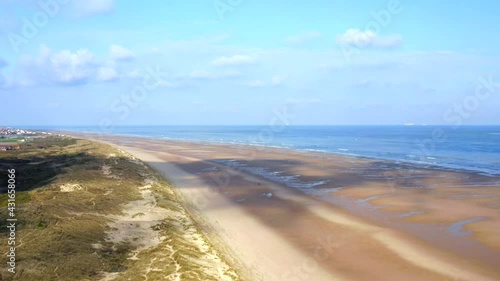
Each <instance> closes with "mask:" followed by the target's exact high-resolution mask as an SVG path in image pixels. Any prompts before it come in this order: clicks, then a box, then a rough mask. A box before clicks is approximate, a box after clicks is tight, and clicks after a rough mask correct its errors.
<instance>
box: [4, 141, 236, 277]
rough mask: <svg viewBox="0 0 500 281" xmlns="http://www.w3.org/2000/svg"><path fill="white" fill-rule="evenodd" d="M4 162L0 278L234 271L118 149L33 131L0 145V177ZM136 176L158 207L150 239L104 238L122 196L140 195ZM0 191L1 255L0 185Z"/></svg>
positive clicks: (163, 186) (165, 192)
mask: <svg viewBox="0 0 500 281" xmlns="http://www.w3.org/2000/svg"><path fill="white" fill-rule="evenodd" d="M8 169H16V179H17V181H18V182H17V187H16V217H17V219H18V221H17V232H16V237H17V244H16V262H17V265H16V271H17V272H16V274H12V273H10V272H7V269H6V267H5V266H2V267H1V269H0V280H37V281H38V280H101V279H103V278H108V279H107V280H146V279H147V280H165V279H167V280H221V279H224V280H238V277H237V275H236V273H235V272H234V271H233V270H232V269H231V267H229V266H228V265H227V263H226V262H225V261H224V260H223V258H222V257H220V255H219V254H218V253H217V252H216V251H215V250H214V249H213V248H212V247H211V246H210V244H208V243H207V242H206V238H205V237H204V235H202V233H201V232H200V231H199V229H198V228H197V227H196V225H195V224H194V223H193V221H192V219H191V217H190V216H189V215H188V214H187V213H186V211H185V210H184V208H183V207H182V205H181V202H180V201H179V199H178V198H177V196H176V194H175V192H174V191H173V190H172V188H171V187H170V186H169V184H168V183H167V182H166V181H165V180H163V179H162V178H161V176H159V175H158V174H157V173H156V172H155V171H154V170H152V169H151V168H150V167H148V166H147V165H145V164H143V163H142V162H139V161H137V160H135V159H133V157H131V156H130V155H128V154H126V153H124V152H123V151H120V150H117V149H115V148H113V147H111V146H108V145H104V144H100V143H96V142H91V141H88V140H75V139H72V138H62V137H49V138H44V139H35V140H34V141H32V142H29V143H26V144H22V147H21V149H19V150H13V151H5V152H2V153H1V154H0V183H2V184H0V186H5V184H4V183H6V182H7V179H8V175H7V170H8ZM144 186H146V187H147V192H149V193H150V194H152V198H153V199H152V200H153V201H152V203H153V204H154V205H155V207H158V208H162V210H164V212H166V213H168V217H165V218H164V219H162V220H161V221H160V222H158V223H156V224H155V225H153V226H152V227H151V229H152V230H154V231H156V232H155V233H158V236H159V237H161V239H160V241H159V242H158V243H157V244H156V245H154V246H153V247H144V249H143V248H141V245H139V244H138V243H135V240H140V238H141V237H134V236H133V235H131V236H127V239H122V240H121V241H118V242H117V241H113V240H112V239H110V235H111V234H112V233H113V232H114V231H115V232H116V231H117V229H114V228H113V227H111V226H110V224H111V223H113V222H114V221H115V220H116V218H117V217H119V216H124V208H125V207H124V206H127V204H134V202H142V201H140V200H146V199H145V197H144V194H145V193H144V190H143V191H141V188H140V187H144ZM0 192H1V194H0V237H1V240H0V241H4V242H2V243H1V244H0V252H1V253H2V256H3V257H2V258H1V259H2V260H3V262H2V264H5V262H6V256H5V255H4V254H3V253H6V252H7V251H8V248H7V247H8V245H7V243H6V242H5V241H6V238H7V236H8V229H7V227H6V223H7V221H6V219H7V215H8V213H7V208H6V205H7V194H6V193H5V192H6V190H5V189H3V190H0ZM149 193H148V194H149ZM149 203H151V202H149ZM147 215H148V214H147V212H146V211H140V212H136V213H134V214H133V215H130V219H131V220H134V222H137V226H139V225H140V223H141V220H142V218H144V217H146V216H147ZM133 228H134V226H131V229H132V230H133ZM122 231H123V230H122ZM110 233H111V234H110ZM125 234H127V233H125ZM127 235H128V234H127ZM221 268H222V269H223V270H220V269H221Z"/></svg>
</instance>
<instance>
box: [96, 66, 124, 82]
mask: <svg viewBox="0 0 500 281" xmlns="http://www.w3.org/2000/svg"><path fill="white" fill-rule="evenodd" d="M118 79H119V75H118V72H117V71H116V69H114V68H113V67H109V66H102V67H99V69H98V70H97V80H98V81H102V82H111V81H116V80H118Z"/></svg>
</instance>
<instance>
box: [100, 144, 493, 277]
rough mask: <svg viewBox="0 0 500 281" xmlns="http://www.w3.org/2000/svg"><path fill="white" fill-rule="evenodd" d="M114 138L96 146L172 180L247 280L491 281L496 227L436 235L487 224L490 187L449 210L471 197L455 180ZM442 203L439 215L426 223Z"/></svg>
mask: <svg viewBox="0 0 500 281" xmlns="http://www.w3.org/2000/svg"><path fill="white" fill-rule="evenodd" d="M124 139H125V138H123V137H106V138H104V139H102V140H103V141H106V142H110V143H113V144H115V145H118V146H119V147H120V148H121V149H123V150H126V151H127V152H129V153H131V154H133V155H135V156H136V157H138V158H139V159H141V160H143V161H145V162H147V163H148V164H149V165H151V166H153V167H154V168H156V169H157V170H159V171H161V172H162V173H163V174H164V175H165V176H166V177H167V178H168V179H169V180H170V181H172V182H173V183H174V184H175V186H176V187H177V190H178V192H179V193H180V194H181V195H182V196H183V198H184V199H185V201H186V202H187V203H188V204H189V208H190V210H191V212H193V214H195V215H196V217H197V218H198V221H200V222H201V223H202V224H203V225H204V229H206V234H207V235H208V237H209V238H210V240H211V241H212V242H215V243H216V244H217V245H218V247H219V248H222V249H223V250H224V252H225V254H226V255H227V257H228V259H229V260H230V261H231V262H232V263H233V264H234V265H237V266H238V267H239V268H241V271H242V273H243V276H246V279H248V280H471V281H481V280H484V281H490V280H491V281H493V280H498V279H500V271H499V270H498V268H497V267H495V265H499V264H500V255H499V253H498V251H497V250H496V249H497V248H496V247H498V245H499V244H500V241H499V240H498V238H497V239H491V237H500V230H499V229H498V228H495V227H492V228H491V229H487V230H485V229H484V227H483V228H481V230H482V232H481V233H479V234H481V235H479V234H478V233H476V232H475V231H471V232H470V235H464V236H460V235H458V236H457V235H453V233H450V232H449V231H447V228H446V227H449V226H450V224H451V223H453V222H456V221H459V220H462V219H467V218H468V217H470V216H471V215H473V216H474V217H477V216H482V217H484V218H487V220H488V221H491V222H492V224H491V225H493V226H494V225H496V223H498V221H499V220H500V215H499V212H498V209H495V207H494V206H495V205H494V203H495V202H497V203H498V201H499V197H498V196H499V191H498V187H495V186H492V185H491V184H489V186H488V184H484V186H480V187H476V188H475V190H474V194H475V195H478V194H479V195H481V194H490V196H489V197H488V198H486V199H485V197H484V196H483V197H481V196H469V197H467V198H468V199H467V200H455V199H454V197H453V196H456V195H457V194H459V195H460V194H461V195H464V194H465V195H467V194H468V193H470V192H471V190H470V189H459V190H457V186H458V185H459V184H460V185H463V184H467V182H464V181H463V180H461V179H463V178H464V177H463V175H461V174H458V173H451V172H446V171H432V170H417V169H408V170H409V171H411V175H412V176H413V177H412V178H411V180H410V177H408V174H407V173H403V172H401V170H402V169H403V170H404V169H405V167H399V166H391V165H390V164H387V163H384V165H383V167H382V168H377V167H378V166H377V163H374V162H370V161H368V160H359V159H346V158H341V157H336V156H335V157H334V156H328V155H321V154H312V153H302V152H292V151H285V150H280V149H265V150H263V149H261V148H259V150H255V148H248V147H237V146H225V145H209V144H196V143H187V142H174V141H161V140H145V139H138V138H137V139H136V138H126V144H125V142H123V141H124ZM252 149H254V151H252V153H248V152H249V151H250V150H252ZM465 178H467V179H469V180H470V181H473V182H475V183H492V182H493V183H495V182H498V181H497V179H492V178H489V179H487V178H482V177H481V176H479V175H467V177H465ZM388 179H390V181H389V182H388ZM281 180H283V181H281ZM280 181H281V182H280ZM287 181H288V183H289V185H288V186H287ZM425 184H427V185H429V184H432V185H433V186H437V187H433V188H432V189H431V188H426V187H425ZM291 186H292V187H291ZM294 187H295V188H294ZM469 195H470V194H469ZM461 198H463V196H462V197H461ZM380 203H383V205H377V204H380ZM443 204H446V205H444V206H447V208H444V209H442V211H441V212H440V213H434V211H433V210H436V209H437V208H438V207H443ZM377 206H379V207H380V208H377ZM456 207H460V209H454V208H456ZM463 208H467V212H465V213H464V212H461V210H463ZM448 209H449V210H448ZM402 214H403V215H402ZM404 214H409V215H404ZM466 214H468V215H466ZM474 225H475V223H474V222H473V223H470V224H466V225H465V226H464V227H467V229H470V230H473V229H475V228H474ZM443 229H444V230H443ZM483 237H486V239H483ZM462 246H463V247H462Z"/></svg>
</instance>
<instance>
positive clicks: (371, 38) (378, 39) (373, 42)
mask: <svg viewBox="0 0 500 281" xmlns="http://www.w3.org/2000/svg"><path fill="white" fill-rule="evenodd" d="M402 42H403V39H402V38H401V36H400V35H389V36H381V35H379V34H377V33H375V32H373V31H371V30H365V31H361V30H359V29H354V28H353V29H348V30H347V31H346V32H345V33H344V34H342V35H340V36H337V43H338V44H340V45H344V46H354V47H357V48H364V47H379V48H392V47H397V46H399V45H401V43H402Z"/></svg>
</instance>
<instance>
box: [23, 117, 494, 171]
mask: <svg viewBox="0 0 500 281" xmlns="http://www.w3.org/2000/svg"><path fill="white" fill-rule="evenodd" d="M31 129H50V130H66V131H75V132H85V133H105V134H114V135H123V136H138V137H147V138H155V139H170V140H186V141H199V142H210V143H228V144H245V145H255V146H270V147H280V148H287V149H293V150H301V151H314V152H319V153H330V154H338V155H345V156H349V157H358V158H370V159H379V160H386V161H393V162H397V163H408V164H412V165H416V166H420V167H426V168H437V169H449V170H459V171H464V170H465V171H471V172H477V173H481V174H483V175H487V176H499V175H500V126H459V127H453V126H121V127H115V128H113V129H111V130H108V131H105V132H102V131H101V129H100V128H99V127H88V126H87V127H50V128H47V127H44V128H40V127H37V128H33V127H32V128H31Z"/></svg>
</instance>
